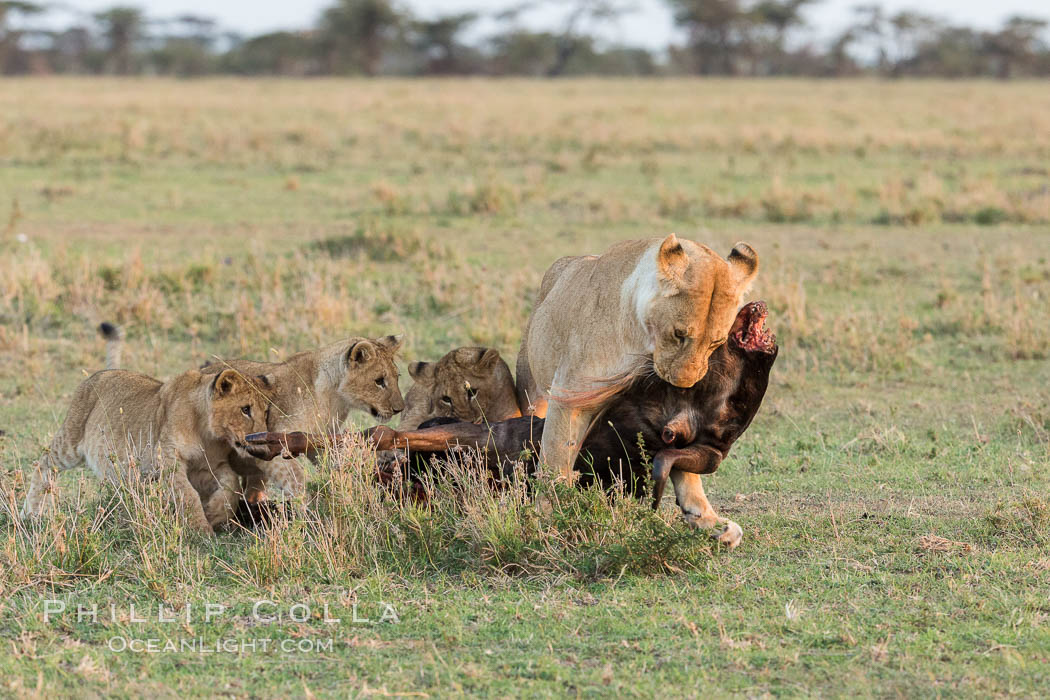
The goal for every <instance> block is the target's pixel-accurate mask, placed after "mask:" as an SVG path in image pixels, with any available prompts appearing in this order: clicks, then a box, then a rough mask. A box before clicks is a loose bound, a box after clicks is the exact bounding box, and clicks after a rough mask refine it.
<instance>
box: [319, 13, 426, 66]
mask: <svg viewBox="0 0 1050 700" xmlns="http://www.w3.org/2000/svg"><path fill="white" fill-rule="evenodd" d="M405 19H406V17H405V15H403V14H402V13H401V12H399V11H398V10H397V9H396V8H395V7H394V6H393V4H391V2H390V0H339V2H338V3H337V4H335V5H333V6H332V7H329V8H328V9H327V10H325V11H324V12H323V13H322V14H321V21H320V26H319V30H320V34H321V47H322V51H323V53H324V56H325V61H326V64H327V68H328V72H330V73H344V72H347V71H352V70H358V71H360V72H362V73H364V74H365V75H376V74H378V73H379V68H380V62H381V61H382V58H383V51H384V50H385V48H386V47H387V45H388V44H389V43H390V42H391V40H392V39H393V38H394V36H395V35H396V33H397V31H398V29H400V28H401V26H402V24H403V21H404V20H405Z"/></svg>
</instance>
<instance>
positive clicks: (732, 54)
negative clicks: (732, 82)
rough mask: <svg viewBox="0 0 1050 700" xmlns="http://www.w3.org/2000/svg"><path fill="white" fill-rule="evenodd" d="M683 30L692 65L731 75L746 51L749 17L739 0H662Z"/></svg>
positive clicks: (701, 70) (706, 70) (708, 72)
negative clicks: (686, 36)
mask: <svg viewBox="0 0 1050 700" xmlns="http://www.w3.org/2000/svg"><path fill="white" fill-rule="evenodd" d="M666 2H667V3H668V5H669V6H670V7H671V10H672V12H673V15H674V21H675V23H676V24H678V25H679V26H680V27H682V28H683V29H685V30H686V32H687V33H688V36H689V50H690V53H691V54H692V57H693V63H694V65H693V67H694V70H696V71H697V72H698V73H701V74H721V75H733V74H735V73H737V71H738V68H739V59H740V58H741V55H742V54H744V53H746V52H748V51H749V50H750V46H749V44H750V38H751V37H750V30H751V29H752V27H753V23H752V19H753V18H752V17H751V16H749V15H748V13H747V12H745V10H744V8H743V6H742V5H741V3H740V0H666Z"/></svg>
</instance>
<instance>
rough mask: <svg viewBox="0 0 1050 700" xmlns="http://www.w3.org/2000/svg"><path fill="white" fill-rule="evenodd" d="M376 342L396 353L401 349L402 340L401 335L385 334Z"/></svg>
mask: <svg viewBox="0 0 1050 700" xmlns="http://www.w3.org/2000/svg"><path fill="white" fill-rule="evenodd" d="M376 342H377V343H378V344H380V345H382V346H383V347H384V348H387V349H388V350H390V352H392V353H394V352H397V351H398V350H400V349H401V342H402V340H401V336H400V335H384V336H383V337H382V338H379V339H378V340H376Z"/></svg>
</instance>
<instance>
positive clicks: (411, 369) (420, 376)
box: [408, 362, 434, 382]
mask: <svg viewBox="0 0 1050 700" xmlns="http://www.w3.org/2000/svg"><path fill="white" fill-rule="evenodd" d="M408 376H410V377H412V379H414V380H416V381H417V382H420V381H428V380H430V379H432V378H433V376H434V363H433V362H412V363H411V364H409V365H408Z"/></svg>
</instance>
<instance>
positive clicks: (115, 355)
mask: <svg viewBox="0 0 1050 700" xmlns="http://www.w3.org/2000/svg"><path fill="white" fill-rule="evenodd" d="M98 334H99V335H101V336H102V337H103V338H104V339H105V341H106V369H120V355H121V352H122V351H123V350H124V329H123V328H121V327H120V326H118V325H116V324H114V323H110V322H109V321H103V322H102V323H100V324H99V327H98Z"/></svg>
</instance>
